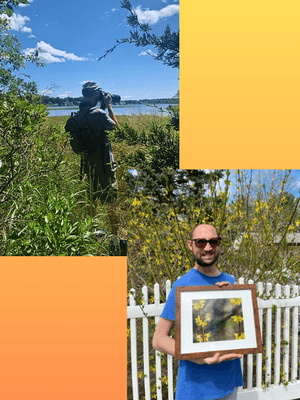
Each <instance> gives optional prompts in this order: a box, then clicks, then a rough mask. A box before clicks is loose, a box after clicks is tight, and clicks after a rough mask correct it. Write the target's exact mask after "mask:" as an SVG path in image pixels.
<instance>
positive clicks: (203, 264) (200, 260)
mask: <svg viewBox="0 0 300 400" xmlns="http://www.w3.org/2000/svg"><path fill="white" fill-rule="evenodd" d="M218 258H219V253H218V254H215V255H214V257H213V259H212V260H211V261H209V262H207V261H204V260H203V258H202V257H196V256H195V254H194V259H195V261H196V263H197V264H198V265H199V266H200V267H211V266H212V265H213V264H215V263H216V262H217V261H218Z"/></svg>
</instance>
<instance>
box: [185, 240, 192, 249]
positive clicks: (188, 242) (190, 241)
mask: <svg viewBox="0 0 300 400" xmlns="http://www.w3.org/2000/svg"><path fill="white" fill-rule="evenodd" d="M186 242H187V245H188V247H189V249H190V250H192V240H187V241H186Z"/></svg>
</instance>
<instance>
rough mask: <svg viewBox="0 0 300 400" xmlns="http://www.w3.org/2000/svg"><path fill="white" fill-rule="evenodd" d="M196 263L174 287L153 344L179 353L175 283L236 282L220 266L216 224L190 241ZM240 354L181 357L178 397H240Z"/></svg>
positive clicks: (189, 399)
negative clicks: (173, 335) (174, 335)
mask: <svg viewBox="0 0 300 400" xmlns="http://www.w3.org/2000/svg"><path fill="white" fill-rule="evenodd" d="M187 244H188V246H189V249H190V250H191V252H192V254H193V257H194V260H195V264H194V267H193V268H192V269H190V271H188V272H187V273H186V274H185V275H183V276H182V277H181V278H180V279H178V280H177V281H176V282H175V283H174V284H173V287H172V290H171V292H170V294H169V297H168V299H167V302H166V304H165V307H164V309H163V312H162V314H161V318H160V320H159V323H158V324H157V327H156V331H155V334H154V337H153V347H154V348H155V349H156V350H158V351H161V352H162V353H165V354H171V355H172V356H173V357H174V356H175V339H173V338H171V337H170V334H171V330H172V328H173V327H174V325H175V287H176V286H198V285H217V286H223V285H228V284H234V283H235V279H234V277H233V276H231V275H228V274H225V273H224V272H222V271H220V270H219V269H218V268H217V261H218V258H219V254H220V247H221V238H220V237H219V235H218V232H217V229H216V228H215V227H214V226H212V225H206V224H202V225H199V226H197V227H196V228H195V229H194V230H193V232H192V235H191V239H189V240H188V241H187ZM241 357H242V356H241V355H240V354H225V355H223V356H220V355H219V353H216V354H215V355H214V357H206V358H199V359H197V360H194V361H187V360H180V363H179V370H178V379H177V386H176V400H215V399H222V400H236V398H237V389H238V387H239V386H243V384H244V383H243V377H242V372H241V362H240V358H241Z"/></svg>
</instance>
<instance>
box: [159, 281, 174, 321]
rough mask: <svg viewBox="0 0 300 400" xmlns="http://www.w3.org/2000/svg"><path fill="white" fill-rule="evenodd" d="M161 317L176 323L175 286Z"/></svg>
mask: <svg viewBox="0 0 300 400" xmlns="http://www.w3.org/2000/svg"><path fill="white" fill-rule="evenodd" d="M161 317H163V318H166V319H170V320H171V321H175V286H174V285H173V287H172V289H171V291H170V294H169V296H168V299H167V301H166V304H165V306H164V309H163V311H162V313H161Z"/></svg>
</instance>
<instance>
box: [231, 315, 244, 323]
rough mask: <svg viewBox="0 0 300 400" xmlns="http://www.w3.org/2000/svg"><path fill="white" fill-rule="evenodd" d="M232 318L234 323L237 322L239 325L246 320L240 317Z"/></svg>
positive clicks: (234, 316)
mask: <svg viewBox="0 0 300 400" xmlns="http://www.w3.org/2000/svg"><path fill="white" fill-rule="evenodd" d="M231 318H232V319H233V320H234V322H237V323H239V322H242V321H243V319H244V318H243V317H241V316H240V315H233V316H232V317H231Z"/></svg>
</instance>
